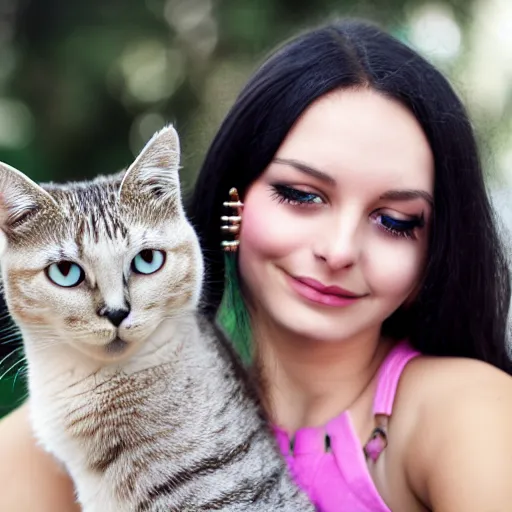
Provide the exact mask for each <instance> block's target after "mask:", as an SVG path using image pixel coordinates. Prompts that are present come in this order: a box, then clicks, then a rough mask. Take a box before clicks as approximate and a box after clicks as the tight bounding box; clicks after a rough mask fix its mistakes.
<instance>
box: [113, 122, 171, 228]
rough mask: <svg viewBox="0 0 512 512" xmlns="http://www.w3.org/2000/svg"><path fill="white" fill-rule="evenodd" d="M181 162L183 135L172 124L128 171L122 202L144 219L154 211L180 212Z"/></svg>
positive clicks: (153, 140) (121, 197) (159, 212)
mask: <svg viewBox="0 0 512 512" xmlns="http://www.w3.org/2000/svg"><path fill="white" fill-rule="evenodd" d="M179 164H180V141H179V137H178V134H177V133H176V130H175V129H174V128H173V127H172V126H171V125H169V126H166V127H165V128H163V129H162V130H160V131H159V132H157V133H155V135H153V137H152V138H151V140H150V141H149V142H148V143H147V144H146V146H145V147H144V148H143V149H142V151H141V152H140V154H139V156H138V157H137V158H136V160H135V162H133V164H132V165H131V166H130V167H129V168H128V170H127V171H126V174H125V176H124V178H123V181H122V183H121V187H120V190H119V200H120V203H121V205H122V206H123V207H124V208H126V207H127V208H128V209H129V210H130V211H131V212H132V213H135V214H140V215H141V216H143V217H144V218H146V217H147V215H148V214H150V213H151V212H158V214H159V215H165V214H166V213H176V212H177V211H178V210H179V209H181V194H180V180H179Z"/></svg>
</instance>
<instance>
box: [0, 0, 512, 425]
mask: <svg viewBox="0 0 512 512" xmlns="http://www.w3.org/2000/svg"><path fill="white" fill-rule="evenodd" d="M336 16H355V17H364V18H368V19H370V20H373V21H376V22H378V23H379V24H381V26H383V27H384V28H386V29H387V30H388V31H390V32H391V33H393V34H394V35H395V36H396V37H398V38H400V39H402V40H403V41H405V42H406V43H407V44H409V45H411V46H412V47H414V48H416V49H417V50H418V51H420V53H422V54H423V55H424V56H426V57H427V58H428V59H430V60H431V61H432V62H433V63H434V64H436V65H437V66H438V67H439V68H441V69H442V70H443V71H444V72H445V73H446V74H447V75H448V77H449V78H450V80H451V82H452V84H453V85H454V87H455V89H456V90H457V91H458V92H459V93H460V94H461V96H462V97H463V99H464V100H465V102H466V104H467V106H468V109H469V111H470V113H471V116H472V119H473V121H474V124H475V127H476V130H477V133H478V137H479V141H480V145H481V151H482V156H483V160H484V166H485V169H486V173H487V180H488V184H489V187H490V188H491V190H492V191H493V194H494V195H495V197H496V198H497V201H498V204H499V208H500V210H501V211H502V213H503V214H504V215H507V216H508V219H509V222H510V225H512V206H511V204H510V203H511V201H510V200H509V199H510V198H511V197H512V195H510V194H509V193H508V191H509V190H510V189H511V188H512V116H511V112H512V57H511V56H512V1H510V0H446V1H437V2H429V1H423V0H373V1H371V0H353V1H352V0H336V1H334V0H315V1H314V2H312V1H311V0H307V1H306V0H87V1H85V0H72V1H70V0H0V160H2V161H4V162H7V163H9V164H10V165H12V166H14V167H17V168H18V169H20V170H22V171H23V172H25V173H26V174H28V175H29V176H30V177H32V178H33V179H34V180H36V181H48V180H55V181H66V180H72V179H77V178H79V179H82V178H86V177H92V176H94V175H96V174H100V173H111V172H115V171H117V170H120V169H121V168H123V167H124V166H126V165H128V164H129V163H130V162H131V160H132V159H133V157H134V155H135V154H136V153H137V152H138V151H139V149H141V147H142V145H143V144H144V142H145V141H146V140H147V139H148V138H149V137H150V136H151V135H152V134H153V132H154V131H155V130H157V129H159V128H161V127H162V126H163V125H164V124H165V123H167V122H173V123H174V124H175V126H176V127H177V129H178V131H179V132H180V135H181V138H182V149H183V155H184V156H183V161H182V164H183V166H184V174H183V181H184V186H185V188H187V189H188V188H190V187H191V186H192V185H193V181H194V177H195V175H196V172H197V170H198V168H199V166H200V164H201V161H202V158H203V156H204V154H205V151H206V148H207V146H208V144H209V142H210V140H211V139H212V137H213V134H214V133H215V131H216V129H217V128H218V127H219V125H220V122H221V120H222V118H223V116H224V115H225V113H226V111H227V109H228V108H229V107H230V105H231V104H232V102H233V100H234V98H235V96H236V94H237V92H238V91H239V89H240V88H241V86H242V85H243V84H244V82H245V80H246V79H247V77H248V76H249V74H250V73H251V72H252V71H253V70H254V69H255V67H256V66H257V65H258V63H259V62H260V61H261V60H262V59H263V58H264V56H265V55H266V54H267V53H268V52H269V51H270V50H271V49H272V47H273V46H275V45H276V44H278V43H280V42H282V41H283V40H285V39H287V38H289V37H291V36H292V35H294V34H296V33H297V32H298V31H300V30H303V29H305V28H307V27H310V26H312V25H316V24H319V23H322V22H324V21H327V20H328V19H330V18H333V17H336ZM20 347H21V345H20V342H19V337H18V335H17V333H16V330H15V329H14V328H13V327H12V326H10V325H9V321H8V319H7V316H6V314H5V309H4V308H3V304H2V302H1V299H0V361H1V363H0V377H1V378H0V417H1V416H2V415H4V414H6V413H7V412H8V411H9V410H11V409H12V408H13V407H15V406H16V404H18V403H20V401H21V400H23V398H24V396H25V386H24V376H23V374H24V364H23V359H22V357H21V351H20Z"/></svg>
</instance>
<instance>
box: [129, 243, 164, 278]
mask: <svg viewBox="0 0 512 512" xmlns="http://www.w3.org/2000/svg"><path fill="white" fill-rule="evenodd" d="M164 263H165V252H164V251H159V250H156V249H144V250H143V251H140V252H139V254H137V256H135V258H133V261H132V265H131V266H132V271H133V272H135V273H136V274H145V275H149V274H154V273H155V272H156V271H157V270H160V269H161V268H162V267H163V266H164Z"/></svg>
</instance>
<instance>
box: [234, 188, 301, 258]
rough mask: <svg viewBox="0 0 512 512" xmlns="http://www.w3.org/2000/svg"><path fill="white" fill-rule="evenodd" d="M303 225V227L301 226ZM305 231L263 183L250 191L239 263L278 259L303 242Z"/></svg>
mask: <svg viewBox="0 0 512 512" xmlns="http://www.w3.org/2000/svg"><path fill="white" fill-rule="evenodd" d="M302 227H303V226H302ZM305 238H306V237H305V236H304V230H303V229H301V223H300V222H297V218H296V217H295V218H294V217H292V215H291V214H290V212H289V210H288V209H287V208H286V206H285V205H283V204H279V203H278V202H277V201H275V200H274V199H272V198H271V197H270V192H269V191H268V190H266V188H265V187H264V186H263V185H260V184H258V185H255V186H254V187H253V188H252V189H250V191H249V192H248V194H247V196H246V198H245V203H244V209H243V212H242V226H241V230H240V248H239V258H240V265H241V266H242V265H244V264H247V263H249V262H252V261H253V260H270V259H272V260H276V259H279V258H282V257H285V256H286V255H288V254H290V253H291V252H292V251H294V250H295V249H297V248H298V247H300V246H301V245H303V244H304V240H305Z"/></svg>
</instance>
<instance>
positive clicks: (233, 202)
mask: <svg viewBox="0 0 512 512" xmlns="http://www.w3.org/2000/svg"><path fill="white" fill-rule="evenodd" d="M229 199H230V200H229V201H225V202H224V203H223V205H224V206H225V207H226V208H231V209H233V210H234V211H235V213H236V215H223V216H222V217H221V218H220V220H221V221H222V222H223V223H225V224H223V225H222V226H221V228H220V229H221V230H222V232H223V233H230V234H232V235H233V238H234V240H223V241H222V244H221V245H222V248H223V249H224V250H225V251H226V252H236V251H237V250H238V246H239V245H240V240H239V239H238V233H239V232H240V222H241V220H242V217H241V216H240V215H238V213H239V212H238V209H239V208H241V207H242V206H243V203H242V202H241V201H240V197H239V196H238V190H237V189H236V188H232V189H231V190H230V191H229Z"/></svg>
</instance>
